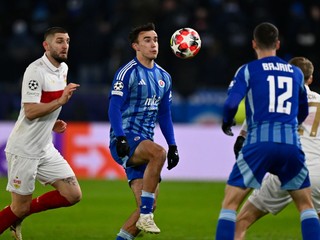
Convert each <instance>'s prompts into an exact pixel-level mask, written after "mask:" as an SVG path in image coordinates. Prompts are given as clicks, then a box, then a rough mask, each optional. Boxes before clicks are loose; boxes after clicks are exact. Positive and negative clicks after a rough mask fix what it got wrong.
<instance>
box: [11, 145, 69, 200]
mask: <svg viewBox="0 0 320 240" xmlns="http://www.w3.org/2000/svg"><path fill="white" fill-rule="evenodd" d="M6 158H7V162H8V184H7V191H9V192H15V193H18V194H21V195H29V194H32V193H33V192H34V189H35V180H36V179H37V180H38V181H39V182H40V183H41V184H43V185H46V184H52V183H54V182H55V181H57V180H59V179H65V178H68V177H72V176H75V174H74V172H73V170H72V169H71V167H70V165H69V163H68V162H67V161H66V160H65V159H64V158H63V157H62V156H61V154H60V153H59V152H58V150H57V149H55V148H51V149H50V151H49V152H47V154H46V156H45V157H44V158H40V159H39V158H25V157H19V156H17V155H14V154H10V153H6Z"/></svg>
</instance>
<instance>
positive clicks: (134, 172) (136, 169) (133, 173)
mask: <svg viewBox="0 0 320 240" xmlns="http://www.w3.org/2000/svg"><path fill="white" fill-rule="evenodd" d="M126 137H127V140H128V143H129V145H130V153H129V156H128V157H127V156H126V157H124V158H120V157H119V156H118V154H117V146H116V141H112V142H111V143H110V146H109V148H110V152H111V155H112V157H113V159H114V160H115V161H116V162H117V163H118V164H120V165H121V166H122V167H123V168H124V169H125V171H126V175H127V179H128V182H130V181H132V180H134V179H139V178H143V175H144V171H145V169H146V167H147V164H143V165H139V166H127V161H128V160H129V159H130V158H131V156H132V155H133V153H134V151H135V150H136V148H137V147H138V145H139V144H140V143H141V142H142V141H143V140H147V138H145V137H143V136H141V135H137V134H126Z"/></svg>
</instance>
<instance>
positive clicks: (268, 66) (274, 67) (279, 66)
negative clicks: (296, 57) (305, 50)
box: [262, 62, 293, 73]
mask: <svg viewBox="0 0 320 240" xmlns="http://www.w3.org/2000/svg"><path fill="white" fill-rule="evenodd" d="M262 68H263V70H266V71H283V72H291V73H292V72H293V69H292V66H291V65H290V64H285V63H273V62H269V63H262Z"/></svg>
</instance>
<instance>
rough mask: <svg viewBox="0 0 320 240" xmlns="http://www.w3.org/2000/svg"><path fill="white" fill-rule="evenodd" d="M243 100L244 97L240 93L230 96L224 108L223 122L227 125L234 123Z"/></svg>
mask: <svg viewBox="0 0 320 240" xmlns="http://www.w3.org/2000/svg"><path fill="white" fill-rule="evenodd" d="M242 99H243V96H242V95H241V94H239V93H232V94H230V95H229V96H228V98H227V100H226V101H225V103H224V106H223V121H224V122H225V123H232V121H233V118H234V116H235V115H236V113H237V111H238V106H239V104H240V102H241V100H242Z"/></svg>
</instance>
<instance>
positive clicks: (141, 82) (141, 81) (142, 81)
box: [138, 79, 147, 86]
mask: <svg viewBox="0 0 320 240" xmlns="http://www.w3.org/2000/svg"><path fill="white" fill-rule="evenodd" d="M138 85H143V86H144V85H147V84H146V82H145V81H144V80H143V79H141V80H140V81H139V83H138Z"/></svg>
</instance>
